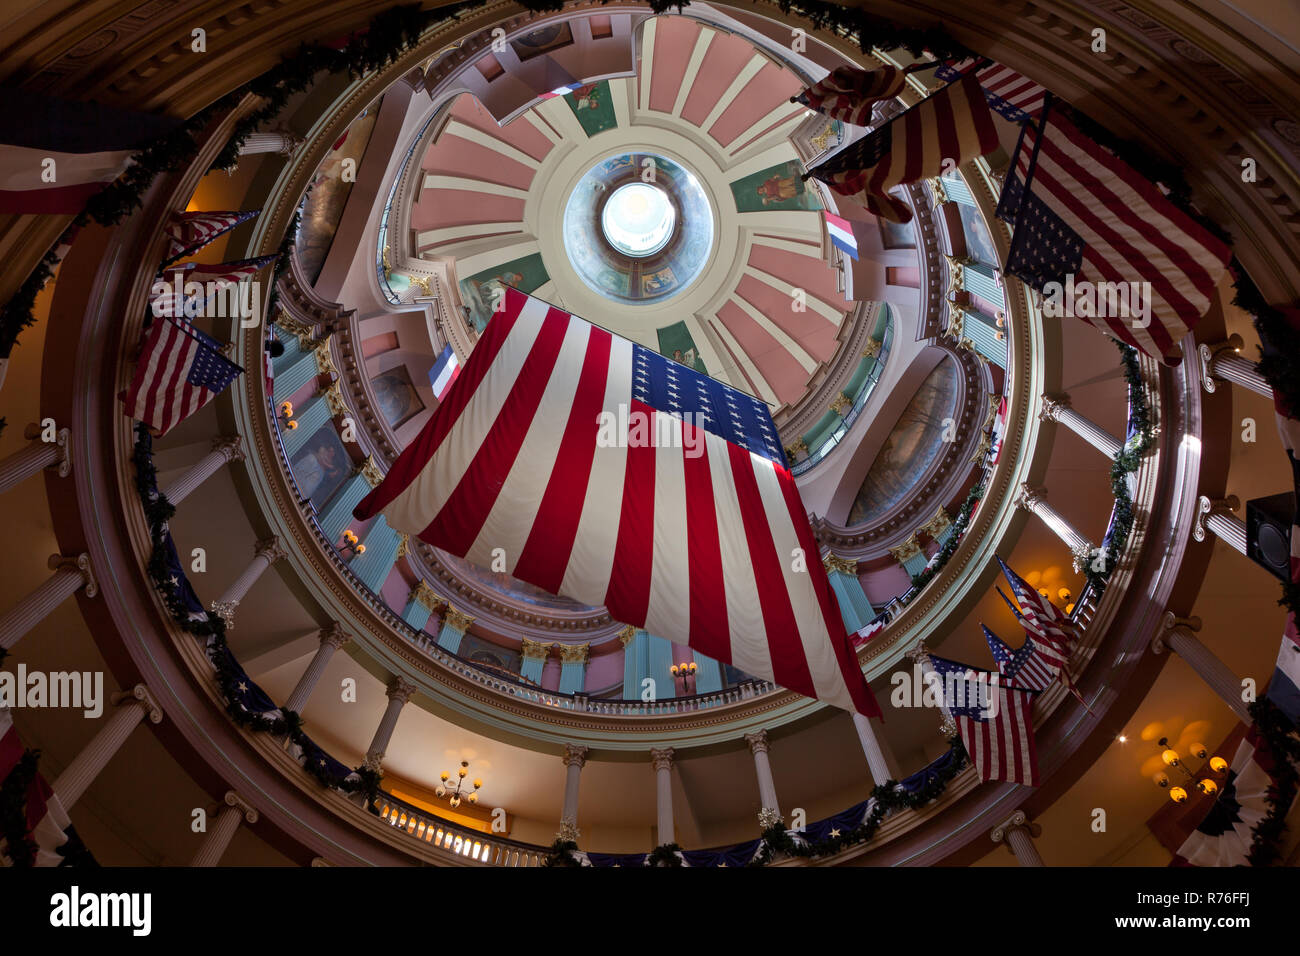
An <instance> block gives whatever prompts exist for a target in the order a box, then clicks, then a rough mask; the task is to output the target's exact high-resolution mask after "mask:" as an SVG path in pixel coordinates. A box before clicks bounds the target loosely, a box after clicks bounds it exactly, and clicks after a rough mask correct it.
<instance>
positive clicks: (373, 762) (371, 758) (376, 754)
mask: <svg viewBox="0 0 1300 956" xmlns="http://www.w3.org/2000/svg"><path fill="white" fill-rule="evenodd" d="M383 764H384V751H382V750H372V751H370V752H369V753H368V754H366V759H365V762H364V763H363V764H362V766H363V767H365V768H366V769H367V770H369V771H370V772H372V773H377V774H379V775H380V776H381V777H382V776H383V774H384V767H383Z"/></svg>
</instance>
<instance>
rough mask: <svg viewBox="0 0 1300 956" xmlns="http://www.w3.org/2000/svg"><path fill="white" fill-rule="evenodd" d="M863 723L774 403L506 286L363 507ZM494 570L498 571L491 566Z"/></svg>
mask: <svg viewBox="0 0 1300 956" xmlns="http://www.w3.org/2000/svg"><path fill="white" fill-rule="evenodd" d="M380 513H382V514H383V515H384V517H385V518H386V519H387V521H388V524H389V525H390V526H391V527H393V528H395V529H397V530H398V531H402V532H405V533H407V534H410V535H414V536H417V537H419V538H421V539H422V540H424V541H426V542H428V543H429V544H432V545H435V546H437V547H439V548H443V549H444V550H446V551H449V552H451V553H452V554H455V555H458V556H460V557H464V558H467V559H469V560H470V561H472V562H474V563H476V564H479V565H481V566H483V567H487V566H489V565H490V564H492V563H493V561H494V559H495V560H496V561H497V562H500V561H502V560H504V562H505V567H506V570H507V571H508V572H509V573H510V574H512V575H514V576H515V577H516V578H519V579H520V580H523V581H527V582H528V583H530V584H534V585H536V586H537V587H540V588H543V589H545V590H547V591H550V592H552V593H555V594H563V595H566V596H568V597H571V598H573V599H574V600H577V601H581V602H583V603H584V604H590V605H601V604H603V605H605V606H606V607H607V608H608V609H609V611H610V614H611V615H612V616H613V617H614V618H615V619H616V620H618V621H622V622H625V623H627V624H632V625H636V626H638V627H644V628H646V629H647V630H649V631H651V632H653V633H655V634H658V635H661V636H663V637H665V638H667V639H668V640H670V641H675V642H676V643H679V644H686V645H689V646H690V647H692V648H694V649H695V650H697V651H699V652H700V653H701V654H704V655H707V656H709V657H712V658H714V659H716V660H719V661H725V662H728V663H730V664H732V665H733V666H735V667H738V668H740V669H741V670H743V671H745V672H746V673H749V674H753V675H755V676H758V677H765V678H768V679H770V680H773V681H775V682H776V683H778V684H780V685H782V686H784V687H787V688H789V689H790V690H793V691H796V692H798V693H801V694H805V695H807V696H809V697H816V698H819V699H821V700H824V701H826V702H828V703H831V704H834V705H836V706H839V707H843V708H845V709H846V710H855V711H858V712H860V713H863V714H867V715H878V714H879V713H880V709H879V707H878V705H877V704H876V701H875V699H874V697H873V696H872V694H871V691H870V689H869V688H868V687H867V684H866V681H865V679H864V678H863V675H862V671H861V668H860V667H859V666H858V662H857V658H856V656H855V655H854V653H853V651H852V650H851V649H850V646H849V642H848V637H847V635H846V634H845V631H844V624H843V621H842V619H841V617H840V614H839V610H838V608H837V607H836V605H835V603H834V600H835V599H834V597H833V596H832V594H831V590H830V585H829V582H828V581H827V578H826V573H825V570H824V569H823V568H822V563H821V561H820V560H819V557H818V548H817V542H816V540H815V539H814V538H813V535H812V529H811V528H810V527H809V524H808V518H807V513H806V512H805V510H804V507H803V504H802V502H801V501H800V500H799V493H798V491H797V490H796V488H795V484H794V480H793V478H792V477H791V475H790V472H789V470H788V469H787V467H786V464H785V458H784V453H783V450H782V448H781V444H780V441H779V440H778V437H777V432H776V427H775V426H774V425H773V424H772V418H771V415H770V414H769V412H768V410H767V407H766V406H765V405H763V404H762V403H761V402H759V401H757V400H756V399H753V398H751V397H749V396H748V395H745V394H744V393H742V392H739V391H736V390H735V389H733V388H730V387H728V386H726V385H723V384H721V383H720V382H717V381H714V380H713V379H710V378H708V377H707V376H704V375H700V374H699V373H697V372H695V371H694V370H692V369H690V368H688V367H686V366H684V365H680V364H677V363H675V362H672V361H670V360H668V359H666V358H664V357H663V356H661V355H659V354H657V353H655V352H652V351H651V350H649V349H647V348H643V347H642V346H640V345H637V344H635V343H633V342H630V341H628V340H626V339H622V338H619V337H618V336H615V335H612V334H611V333H609V332H607V331H605V330H603V329H600V328H598V327H596V326H593V325H592V324H590V323H589V322H586V321H584V320H583V319H580V318H578V317H576V316H572V315H569V314H568V313H566V312H563V311H561V310H560V309H557V308H554V307H552V306H550V305H548V304H547V303H546V302H543V301H541V300H540V299H535V298H532V297H531V296H527V295H525V294H523V293H522V292H519V291H517V290H514V289H507V290H506V296H505V308H504V311H502V312H499V313H497V314H495V315H494V317H493V318H492V321H491V322H489V323H488V326H487V329H486V330H485V332H484V334H483V336H482V337H481V338H480V339H479V341H478V343H477V344H476V345H475V347H474V351H473V352H472V353H471V354H470V356H469V359H468V361H467V362H466V363H465V366H464V368H463V369H462V371H461V373H460V376H459V377H458V378H457V379H456V382H455V383H454V384H453V386H452V388H451V391H450V392H449V393H448V395H447V397H446V400H445V401H444V402H443V403H442V404H441V405H439V407H438V408H437V410H436V411H435V412H434V414H433V416H432V417H431V418H430V420H429V421H428V423H427V424H426V425H425V427H424V430H423V431H422V432H421V433H420V435H419V436H418V437H417V438H416V439H415V440H414V441H413V442H412V443H411V444H410V445H409V446H408V447H407V448H406V450H405V451H404V452H403V453H402V454H401V455H400V456H399V457H398V459H397V461H396V462H394V464H393V467H392V469H391V470H390V471H389V473H388V475H387V476H386V477H385V478H384V480H383V482H382V483H381V484H380V485H379V487H377V488H376V489H375V490H374V491H372V492H371V493H370V494H369V495H368V496H367V497H366V498H365V499H364V500H363V501H362V502H361V503H360V504H359V505H358V506H357V508H356V510H355V511H354V514H355V516H356V517H357V518H358V519H361V520H365V519H367V518H370V517H373V516H374V515H377V514H380ZM498 566H499V565H498Z"/></svg>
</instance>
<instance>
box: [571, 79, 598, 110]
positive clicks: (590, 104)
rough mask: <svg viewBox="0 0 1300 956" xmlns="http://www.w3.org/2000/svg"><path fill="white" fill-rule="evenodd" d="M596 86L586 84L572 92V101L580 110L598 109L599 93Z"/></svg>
mask: <svg viewBox="0 0 1300 956" xmlns="http://www.w3.org/2000/svg"><path fill="white" fill-rule="evenodd" d="M596 86H597V84H595V83H588V84H587V85H586V86H580V87H578V88H577V89H576V90H574V91H573V101H574V103H575V104H576V105H577V108H578V109H580V110H594V109H599V108H600V91H599V90H598V89H596Z"/></svg>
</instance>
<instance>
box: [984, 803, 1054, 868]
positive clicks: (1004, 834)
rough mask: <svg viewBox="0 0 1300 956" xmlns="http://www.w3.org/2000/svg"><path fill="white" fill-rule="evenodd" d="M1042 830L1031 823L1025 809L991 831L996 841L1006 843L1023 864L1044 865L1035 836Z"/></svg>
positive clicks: (992, 837)
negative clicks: (1035, 842)
mask: <svg viewBox="0 0 1300 956" xmlns="http://www.w3.org/2000/svg"><path fill="white" fill-rule="evenodd" d="M1041 832H1042V828H1041V827H1039V826H1038V824H1036V823H1030V822H1029V817H1028V816H1026V814H1025V811H1024V810H1017V811H1016V812H1015V813H1013V814H1011V816H1010V817H1008V818H1007V819H1006V820H1005V821H1004V822H1002V823H999V824H998V825H997V826H996V827H994V828H993V829H992V831H990V832H989V838H990V839H992V840H993V842H994V843H1005V844H1006V845H1007V847H1008V849H1010V850H1011V852H1012V854H1013V855H1014V856H1015V858H1016V860H1017V861H1019V863H1020V865H1021V866H1043V858H1042V857H1041V856H1039V855H1038V847H1036V846H1034V837H1036V836H1038V834H1039V833H1041Z"/></svg>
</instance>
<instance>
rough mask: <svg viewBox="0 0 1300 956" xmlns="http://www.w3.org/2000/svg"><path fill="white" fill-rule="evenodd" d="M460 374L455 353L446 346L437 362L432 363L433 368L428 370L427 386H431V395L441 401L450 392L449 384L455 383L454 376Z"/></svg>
mask: <svg viewBox="0 0 1300 956" xmlns="http://www.w3.org/2000/svg"><path fill="white" fill-rule="evenodd" d="M459 374H460V362H458V361H457V360H456V353H455V352H453V351H452V349H451V346H450V345H448V346H447V347H446V348H444V349H443V350H442V354H441V355H439V356H438V361H436V362H434V363H433V368H431V369H429V384H430V385H432V386H433V394H434V395H436V396H437V397H438V401H440V402H441V401H442V400H443V399H444V398H446V397H447V393H448V392H449V391H451V383H452V382H454V381H456V376H457V375H459Z"/></svg>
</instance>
